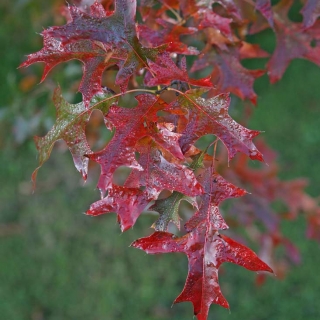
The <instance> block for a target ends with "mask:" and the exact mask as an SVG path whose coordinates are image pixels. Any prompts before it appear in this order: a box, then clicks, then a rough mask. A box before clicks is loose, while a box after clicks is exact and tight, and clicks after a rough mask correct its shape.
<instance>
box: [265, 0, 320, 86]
mask: <svg viewBox="0 0 320 320" xmlns="http://www.w3.org/2000/svg"><path fill="white" fill-rule="evenodd" d="M291 4H292V1H288V0H283V1H281V2H280V3H279V4H278V5H277V6H276V7H275V9H274V11H275V13H276V17H277V19H275V32H276V37H277V46H276V49H275V51H274V52H273V55H272V57H271V59H270V60H269V62H268V65H267V67H268V75H269V77H270V81H271V83H274V82H277V81H278V80H279V79H281V77H282V76H283V74H284V72H285V70H286V68H287V67H288V65H289V63H290V61H291V60H293V59H296V58H304V59H308V60H310V61H312V62H313V63H315V64H317V65H319V66H320V47H319V45H318V43H315V44H316V46H315V47H312V46H311V43H312V41H313V40H315V35H314V33H313V27H312V28H309V29H307V30H302V26H301V24H300V23H293V22H291V21H290V20H289V19H288V16H287V15H288V11H289V9H290V7H291ZM314 27H316V26H314Z"/></svg>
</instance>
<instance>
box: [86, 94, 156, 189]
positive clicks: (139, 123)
mask: <svg viewBox="0 0 320 320" xmlns="http://www.w3.org/2000/svg"><path fill="white" fill-rule="evenodd" d="M135 98H136V99H137V100H138V103H139V104H138V106H137V107H135V108H134V109H127V108H121V107H117V106H113V107H111V108H110V111H109V113H108V114H107V116H106V121H107V122H108V123H110V128H111V129H112V128H114V129H115V134H114V136H113V138H112V139H111V141H110V142H109V143H108V145H107V146H106V147H105V148H104V149H103V150H102V151H99V152H95V153H92V154H89V155H88V157H89V158H90V159H91V160H94V161H95V162H97V163H99V164H100V165H101V175H100V179H99V182H98V188H99V189H100V191H101V192H104V191H105V190H107V189H108V188H109V187H110V186H111V182H112V176H113V173H114V171H115V170H116V169H117V168H118V167H119V166H128V167H130V168H135V169H138V170H143V168H142V167H141V166H140V165H139V163H138V162H137V160H136V158H135V144H136V143H137V142H138V140H139V139H141V138H142V137H144V136H146V135H148V132H147V129H146V127H145V126H144V121H145V120H146V118H147V116H148V114H155V113H156V111H158V110H159V103H158V99H157V98H156V97H155V96H153V95H151V94H141V95H138V96H136V97H135ZM160 108H161V104H160Z"/></svg>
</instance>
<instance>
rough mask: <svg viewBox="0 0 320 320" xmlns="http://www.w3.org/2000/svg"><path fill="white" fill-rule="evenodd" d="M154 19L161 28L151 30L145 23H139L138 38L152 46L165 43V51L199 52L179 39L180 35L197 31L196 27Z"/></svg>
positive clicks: (192, 53)
mask: <svg viewBox="0 0 320 320" xmlns="http://www.w3.org/2000/svg"><path fill="white" fill-rule="evenodd" d="M156 21H157V23H158V24H159V25H160V26H161V27H162V28H161V29H158V30H152V29H150V28H149V27H147V26H145V25H139V36H140V39H142V40H143V41H145V42H146V43H148V44H149V45H152V46H160V45H163V44H167V47H166V51H167V52H174V53H178V54H186V55H197V54H199V51H198V50H197V49H196V48H193V47H188V46H187V45H186V44H185V43H183V42H181V41H180V36H181V35H190V34H194V33H195V32H196V31H197V29H196V28H191V27H182V26H179V25H175V24H173V23H170V22H168V21H165V20H163V19H157V20H156Z"/></svg>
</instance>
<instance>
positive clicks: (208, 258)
mask: <svg viewBox="0 0 320 320" xmlns="http://www.w3.org/2000/svg"><path fill="white" fill-rule="evenodd" d="M132 246H133V247H135V248H139V249H141V250H144V251H145V252H147V253H151V254H155V253H169V252H183V253H185V254H186V255H187V257H188V261H189V273H188V277H187V281H186V284H185V286H184V289H183V291H182V292H181V294H180V295H179V296H178V297H177V298H176V299H175V301H174V303H179V302H184V301H190V302H192V304H193V307H194V314H195V315H197V318H198V320H206V319H207V316H208V311H209V307H210V305H211V304H212V303H215V304H219V305H221V306H223V307H225V308H229V304H228V302H227V301H226V299H225V298H224V296H223V295H222V293H221V290H220V286H219V282H218V270H219V267H220V265H221V264H222V263H224V262H232V263H234V264H237V265H240V266H242V267H244V268H246V269H248V270H252V271H269V272H272V270H271V268H270V267H269V266H268V265H266V264H265V263H264V262H263V261H261V260H260V259H259V258H258V257H257V255H256V254H255V253H254V252H253V251H252V250H250V249H249V248H247V247H245V246H243V245H241V244H239V243H237V242H235V241H234V240H232V239H230V238H228V237H226V236H223V235H220V234H219V233H218V232H217V231H216V230H214V229H213V228H212V226H211V225H210V224H208V225H206V223H201V224H200V225H198V227H197V228H195V229H193V231H192V232H190V233H187V234H186V235H185V236H183V237H181V238H176V237H175V236H174V235H172V234H170V233H168V232H155V233H153V234H152V235H151V236H149V237H146V238H141V239H138V240H136V241H135V242H133V243H132Z"/></svg>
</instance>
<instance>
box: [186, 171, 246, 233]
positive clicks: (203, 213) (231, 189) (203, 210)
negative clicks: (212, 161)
mask: <svg viewBox="0 0 320 320" xmlns="http://www.w3.org/2000/svg"><path fill="white" fill-rule="evenodd" d="M197 179H198V181H199V182H200V183H201V185H202V187H203V189H204V193H203V194H202V195H201V196H200V199H201V205H200V209H199V211H197V212H196V213H195V214H194V215H193V216H192V217H191V219H190V220H189V221H188V222H187V223H186V224H185V228H186V230H187V231H191V230H193V229H194V228H195V227H196V226H197V225H198V224H200V223H201V222H202V221H203V220H206V219H208V220H209V221H210V224H211V225H212V227H213V228H214V229H215V230H221V229H228V226H227V224H226V222H225V221H224V219H223V218H222V216H221V214H220V210H219V207H218V206H219V204H220V203H221V202H222V201H224V200H226V199H228V198H237V197H241V196H243V195H245V194H246V191H245V190H243V189H240V188H237V187H235V186H234V185H233V184H231V183H229V182H227V181H226V180H225V179H224V178H222V177H221V176H220V175H219V174H217V173H216V172H214V169H213V168H212V167H209V168H207V169H205V170H204V172H203V173H202V174H201V175H200V176H199V177H197Z"/></svg>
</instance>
